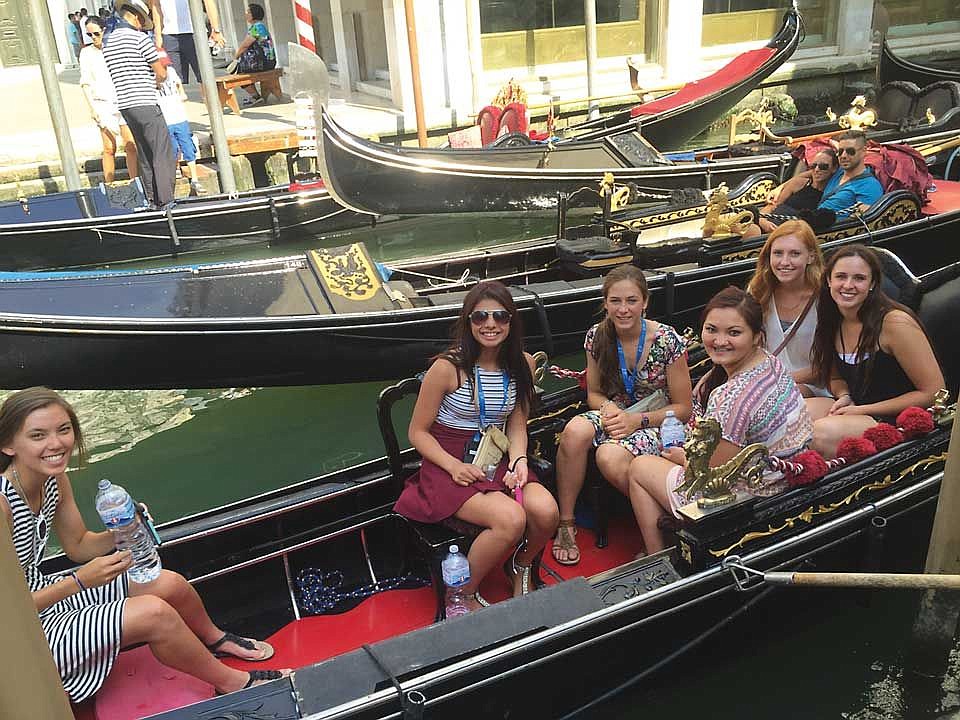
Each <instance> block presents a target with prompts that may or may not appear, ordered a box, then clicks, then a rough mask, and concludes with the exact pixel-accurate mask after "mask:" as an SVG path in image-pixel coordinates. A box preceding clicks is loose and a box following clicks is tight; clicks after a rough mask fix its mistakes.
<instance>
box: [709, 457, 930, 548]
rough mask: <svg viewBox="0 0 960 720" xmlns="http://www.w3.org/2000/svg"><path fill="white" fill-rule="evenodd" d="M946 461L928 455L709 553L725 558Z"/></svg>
mask: <svg viewBox="0 0 960 720" xmlns="http://www.w3.org/2000/svg"><path fill="white" fill-rule="evenodd" d="M946 459H947V454H946V453H940V454H939V455H930V456H929V457H925V458H923V459H922V460H918V461H917V462H915V463H914V464H913V465H911V466H910V467H908V468H904V469H903V470H901V471H900V474H899V475H897V478H896V480H894V479H893V476H891V475H887V476H886V477H884V478H883V480H880V481H879V482H871V483H867V484H866V485H863V486H861V487H859V488H857V489H856V490H855V491H854V492H852V493H850V494H849V495H847V496H846V497H845V498H843V499H842V500H838V501H837V502H835V503H831V504H830V505H821V506H820V507H818V508H817V509H816V510H814V509H813V506H810V507H808V508H807V509H806V510H804V511H803V512H802V513H800V514H799V515H794V516H793V517H789V518H787V519H786V520H784V521H783V524H782V525H780V527H776V528H775V527H773V526H772V525H768V526H767V529H766V531H762V532H760V531H754V532H748V533H747V534H746V535H744V536H743V537H742V538H740V539H739V540H738V541H737V542H735V543H734V544H733V545H731V546H730V547H727V548H723V549H722V550H710V551H709V552H710V554H711V555H713V556H714V557H717V558H723V557H726V556H727V555H729V554H730V553H731V552H732V551H733V550H736V549H737V548H742V547H745V546H746V545H747V543H750V542H753V541H754V540H759V539H760V538H765V537H770V536H772V535H776V534H777V533H779V532H782V531H783V530H786V529H788V528H792V527H793V526H794V525H796V524H797V523H798V522H800V521H803V522H805V523H808V524H809V523H810V522H812V521H813V518H814V517H816V516H817V515H826V514H829V513H832V512H835V511H836V510H838V509H840V508H842V507H844V506H845V505H850V504H851V503H852V502H853V501H854V500H857V499H859V498H860V495H862V494H863V493H864V492H867V491H874V490H882V489H883V488H886V487H889V486H890V485H894V484H896V483H898V482H900V481H901V480H903V479H904V478H906V477H907V476H909V475H913V474H914V473H915V472H917V471H918V470H925V469H926V468H928V467H929V466H931V465H934V464H936V463H940V462H945V461H946Z"/></svg>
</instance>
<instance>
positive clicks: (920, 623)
mask: <svg viewBox="0 0 960 720" xmlns="http://www.w3.org/2000/svg"><path fill="white" fill-rule="evenodd" d="M947 453H948V456H947V464H946V467H945V468H944V471H943V480H942V481H941V483H940V497H939V499H938V501H937V513H936V516H935V517H934V520H933V531H932V532H931V533H930V545H929V547H928V549H927V562H926V566H925V568H924V570H925V572H928V573H960V418H956V417H955V418H954V422H953V431H952V432H951V433H950V445H949V449H948V451H947ZM958 618H960V593H958V592H956V591H951V590H928V591H927V592H926V593H924V596H923V600H922V601H921V603H920V609H919V611H918V612H917V617H916V620H915V621H914V625H913V642H912V647H911V648H910V653H909V656H908V663H907V667H908V669H910V670H913V671H914V672H917V673H921V674H923V675H928V676H930V675H942V674H943V671H944V669H945V667H946V660H947V655H948V653H949V652H950V649H951V647H952V646H953V643H954V635H955V633H956V631H957V620H958Z"/></svg>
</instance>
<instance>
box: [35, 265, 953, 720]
mask: <svg viewBox="0 0 960 720" xmlns="http://www.w3.org/2000/svg"><path fill="white" fill-rule="evenodd" d="M888 263H892V264H894V265H896V263H897V261H896V258H888ZM891 275H892V277H894V278H895V279H896V283H895V284H894V286H893V291H894V295H896V296H898V297H899V299H900V300H901V301H903V302H906V303H908V304H910V305H911V306H913V307H914V308H916V310H917V312H918V313H919V315H920V317H921V318H922V319H923V321H924V323H925V325H926V326H927V328H928V329H929V330H930V335H931V337H932V338H934V339H935V342H936V344H937V350H938V353H939V355H940V357H941V358H944V359H945V362H947V363H948V365H947V367H945V370H946V373H947V377H948V382H953V383H956V380H957V377H958V367H957V358H958V353H957V349H958V348H957V344H956V341H955V339H954V338H955V337H956V334H955V333H953V332H952V327H951V323H952V322H953V315H954V314H955V313H954V308H955V307H956V304H957V302H958V300H960V264H956V263H955V264H953V265H952V266H947V267H945V268H941V269H939V270H937V271H935V272H934V273H932V274H930V275H928V276H924V277H920V278H917V277H914V276H912V275H911V274H910V273H909V272H908V271H906V269H905V268H903V267H902V266H899V267H897V271H896V272H895V273H892V274H891ZM413 387H415V383H412V382H409V383H405V384H401V385H399V386H394V387H392V388H388V389H387V390H386V391H385V392H384V393H383V394H382V395H381V403H380V406H379V411H380V414H381V416H382V417H383V418H386V420H385V423H384V424H382V427H385V428H387V429H386V432H385V442H386V444H387V447H388V457H387V458H383V459H380V460H374V461H370V462H367V463H364V464H361V465H359V466H356V467H352V468H348V469H345V470H341V471H338V472H335V473H331V474H328V475H324V476H321V477H317V478H314V479H312V480H309V481H306V482H303V483H300V484H297V485H293V486H291V487H288V488H284V489H279V490H275V491H272V492H269V493H267V494H265V495H262V496H259V497H255V498H251V499H249V500H246V501H241V502H238V503H234V504H232V505H229V506H226V507H223V508H218V509H213V510H210V511H207V512H203V513H200V514H198V515H195V516H192V517H189V518H185V519H183V520H180V521H175V522H171V523H169V524H167V525H165V526H162V527H161V528H160V535H161V537H162V538H163V539H164V541H165V543H164V547H163V548H162V550H161V554H162V557H163V562H164V565H165V566H166V567H168V568H170V569H175V570H178V571H179V572H182V573H184V574H185V575H186V576H187V577H188V578H189V579H190V580H191V582H193V583H194V585H195V586H196V587H197V588H198V590H199V591H200V592H201V593H202V594H203V596H204V599H205V601H206V604H207V606H208V607H209V608H210V609H211V610H212V612H213V614H214V617H215V618H218V619H219V620H220V622H222V623H226V624H227V627H229V628H230V629H231V630H233V631H235V632H241V633H243V632H246V633H247V634H250V633H254V632H256V633H258V634H262V635H270V636H271V641H272V642H273V643H274V645H275V646H276V648H277V656H276V658H275V660H276V662H277V663H281V664H286V665H287V666H294V667H296V668H298V669H296V670H295V672H294V674H293V676H292V677H291V678H290V679H289V680H281V681H277V682H275V683H272V684H270V685H266V686H263V687H260V688H254V689H252V690H250V691H241V692H239V693H234V694H232V695H230V696H227V697H223V698H214V699H211V700H208V701H206V702H203V703H199V704H196V705H191V706H188V707H184V708H180V709H176V710H171V711H170V712H169V714H165V715H162V716H158V717H162V718H163V720H199V719H200V718H210V717H214V716H220V714H226V713H227V711H228V710H229V711H230V713H231V716H234V715H236V716H237V717H240V716H246V715H248V714H249V715H251V716H252V715H253V714H258V715H260V716H264V717H266V716H270V717H286V718H291V719H293V718H301V717H302V718H308V717H309V718H311V719H312V720H322V719H323V720H332V719H333V718H338V719H339V720H361V719H362V720H386V718H397V717H434V718H462V717H474V716H480V715H482V716H490V717H506V716H508V715H510V716H513V715H516V714H521V713H533V714H534V716H537V717H543V716H546V717H557V716H559V715H561V714H562V713H564V712H567V711H569V710H571V709H573V708H575V707H577V706H578V705H580V704H582V703H583V702H584V701H585V700H588V699H591V698H595V697H597V696H600V695H602V694H603V693H605V692H606V691H608V690H610V689H611V688H613V687H615V686H617V685H618V684H619V683H621V682H622V681H624V680H626V679H628V678H630V677H631V676H634V675H636V674H637V673H639V672H641V671H642V670H643V669H644V668H647V667H649V666H652V665H653V664H654V663H657V662H659V661H661V660H662V659H663V658H664V657H665V656H668V655H669V654H671V653H672V652H673V651H675V650H677V649H679V648H681V647H682V646H684V645H685V644H686V643H688V642H691V641H694V640H696V638H697V637H698V636H700V635H701V634H702V633H707V634H709V633H710V632H711V628H713V627H714V626H716V625H717V624H718V623H719V622H720V621H721V620H722V619H723V618H724V617H725V616H727V615H729V614H730V613H734V614H737V610H738V608H743V607H744V606H748V607H749V606H751V605H753V604H754V602H753V600H752V598H754V597H757V596H760V595H761V592H760V589H761V587H762V585H763V583H762V582H761V581H759V579H758V576H757V575H748V574H745V573H744V572H743V571H742V570H740V569H739V568H741V567H749V568H752V569H753V570H754V571H757V572H760V573H763V572H768V571H775V570H795V569H798V567H799V566H800V564H801V563H804V562H806V563H811V562H816V563H818V565H819V567H821V568H824V569H829V570H856V569H859V568H860V567H861V566H862V563H864V562H876V561H877V557H882V558H883V559H884V560H889V558H891V557H893V556H894V554H895V553H892V552H889V549H890V548H892V547H897V548H898V549H899V550H903V549H904V546H910V547H912V543H917V542H922V543H924V544H925V539H924V534H925V533H924V531H925V530H926V528H928V527H929V521H930V516H931V514H932V510H933V506H934V505H935V503H936V499H937V494H938V489H939V484H940V480H941V478H942V475H943V471H942V469H943V464H944V461H945V457H946V456H945V451H946V448H947V442H948V438H949V434H950V420H949V414H947V415H945V416H943V418H942V421H941V425H940V426H939V427H936V428H935V429H934V430H933V431H932V432H930V433H928V434H926V435H922V436H920V437H919V438H916V439H913V440H910V441H908V442H906V443H904V444H901V445H897V446H895V447H893V448H890V449H888V450H885V451H883V452H881V453H879V454H878V455H876V456H874V457H872V458H868V459H866V460H862V461H860V462H857V463H853V464H850V465H847V466H844V467H841V468H840V469H837V470H834V471H832V472H831V473H829V474H828V475H827V476H826V477H824V478H823V479H821V480H819V481H817V482H816V483H814V484H813V485H810V486H806V487H799V488H794V489H792V490H788V491H786V492H784V493H782V494H780V495H776V496H773V497H770V498H757V497H749V498H745V499H743V500H742V501H740V502H736V503H734V504H731V505H727V506H723V507H722V508H720V509H718V510H716V511H713V512H710V513H709V514H707V516H706V517H698V515H699V513H698V512H696V509H695V507H694V506H695V505H696V503H694V504H693V505H691V506H690V510H691V511H690V512H685V513H684V517H683V518H682V519H681V521H680V522H681V526H680V528H679V530H678V538H679V542H678V543H677V545H676V546H674V547H671V548H669V549H667V550H664V551H663V552H661V553H657V554H656V555H653V556H650V557H646V558H643V559H641V560H632V561H631V560H629V558H630V557H631V556H632V551H631V549H630V548H629V547H619V546H618V545H616V544H612V545H610V546H609V547H607V548H606V549H603V550H596V549H595V548H593V546H592V545H589V546H588V545H584V546H583V547H584V550H585V552H586V553H591V554H592V557H594V558H599V560H598V561H597V563H596V565H594V566H592V569H591V570H590V573H591V575H590V576H588V577H580V576H579V575H578V570H570V569H566V568H563V567H560V568H558V570H552V569H551V573H553V574H556V573H558V572H559V573H563V574H561V575H556V576H555V577H553V580H557V581H558V582H557V583H556V584H552V585H549V586H547V587H544V588H542V589H540V590H538V591H536V592H533V593H531V594H530V595H527V596H525V597H522V598H517V599H513V600H507V601H505V602H500V603H496V604H495V605H493V606H492V607H490V608H487V609H484V610H481V611H479V612H476V613H472V614H470V615H467V616H465V617H462V618H456V619H453V620H449V621H446V622H444V623H441V624H431V622H432V620H433V617H434V614H435V613H436V612H438V611H439V609H440V607H442V605H441V604H440V603H439V602H438V600H439V597H440V596H439V594H438V593H437V588H438V587H439V586H437V585H436V583H437V582H438V580H437V577H436V565H437V563H438V559H439V554H440V552H441V551H442V550H444V549H445V546H446V544H448V543H449V542H456V541H457V540H458V539H459V537H461V536H459V535H458V532H457V531H455V530H451V529H448V528H446V527H443V526H426V525H420V524H417V523H412V522H410V521H408V520H405V519H404V518H402V517H400V516H398V515H396V514H395V513H394V512H393V511H392V504H393V501H394V500H395V498H396V497H397V493H398V491H399V489H400V486H401V485H402V479H403V477H405V475H406V473H409V472H411V471H412V470H413V469H414V468H415V467H416V466H417V461H418V459H417V457H416V454H415V453H414V451H413V450H406V451H404V452H402V453H400V452H399V451H396V444H395V438H394V436H393V430H392V429H391V428H390V420H389V415H390V403H391V402H393V400H394V399H396V396H397V395H399V394H402V393H403V392H404V391H405V388H413ZM582 402H583V394H582V392H580V391H579V390H576V389H573V390H565V391H561V392H559V393H556V394H553V395H548V396H546V397H544V398H543V399H542V401H541V403H540V405H539V408H538V410H537V411H536V412H535V414H534V416H533V418H532V419H531V421H530V435H531V447H532V448H539V451H540V453H541V455H542V456H543V457H545V458H549V457H550V456H551V455H552V453H553V452H555V445H556V441H557V437H558V430H559V428H561V427H562V426H563V424H564V422H565V421H566V419H568V418H569V417H570V416H571V415H572V414H574V413H576V412H578V411H579V410H580V408H581V407H582ZM544 468H547V465H546V464H542V465H541V472H543V471H544V470H543V469H544ZM546 474H549V473H546ZM878 518H879V520H878ZM881 520H883V521H885V522H884V523H883V525H885V530H884V535H883V537H882V543H881V540H880V539H878V538H876V537H871V538H870V542H864V538H865V537H866V536H867V535H868V533H869V529H870V528H871V527H872V526H874V525H876V526H878V527H879V526H880V525H881V522H880V521H881ZM632 522H633V521H632V518H631V519H630V520H629V521H627V523H626V524H627V525H630V526H631V528H632ZM589 536H590V534H589V532H588V531H585V532H584V533H583V535H582V536H581V540H585V539H587V538H588V537H589ZM622 537H623V536H622ZM624 539H627V538H626V537H624ZM864 547H869V548H871V549H872V551H873V552H874V553H875V555H874V556H873V557H871V558H867V559H865V557H864ZM896 554H899V553H896ZM624 557H626V559H624ZM545 562H547V563H549V562H550V561H549V560H546V561H545ZM581 562H582V563H586V562H587V561H586V560H582V561H581ZM66 568H67V564H66V563H65V562H64V558H62V557H60V558H53V559H51V560H48V561H47V568H46V569H47V570H48V571H54V570H62V569H66ZM883 569H884V570H895V569H900V568H894V567H890V566H889V565H884V566H883ZM909 569H913V568H912V567H911V568H909ZM304 570H310V571H311V572H314V573H317V574H319V573H333V572H334V571H338V572H339V573H341V575H340V576H339V577H340V579H341V580H342V585H340V586H337V587H334V588H332V589H333V590H334V592H333V593H332V594H331V595H330V599H331V603H330V604H329V606H327V607H325V609H326V612H327V613H329V614H326V615H321V616H319V617H307V615H308V614H309V612H308V610H307V604H306V602H305V600H304V596H303V594H302V593H301V592H300V591H299V590H298V589H297V577H298V576H299V575H300V573H301V572H302V571H304ZM584 571H585V568H583V566H581V568H580V569H579V572H584ZM334 575H336V573H334ZM334 575H331V576H330V577H334ZM415 576H420V577H422V578H425V579H430V580H431V581H432V582H431V583H429V584H433V585H434V588H432V589H431V588H430V587H424V588H422V589H420V590H411V589H408V590H400V591H397V592H383V590H385V589H386V588H389V587H394V586H396V585H397V582H396V579H397V578H408V579H410V578H412V577H415ZM411 584H415V583H411ZM361 586H368V592H371V593H375V595H374V597H373V598H369V599H366V600H361V599H360V597H359V596H360V595H362V594H363V593H358V597H353V598H351V597H348V596H346V595H345V593H347V592H349V591H351V590H353V589H359V588H360V587H361ZM405 587H408V588H409V587H410V585H409V584H408V585H406V586H405ZM377 591H379V592H377ZM417 593H419V594H417ZM391 595H392V596H395V597H397V596H399V595H403V598H404V599H403V600H399V599H398V600H395V601H393V604H392V605H391V604H389V602H388V598H389V596H391ZM763 595H764V597H766V593H763ZM381 601H382V604H380V603H381ZM765 602H776V600H775V596H774V597H773V598H766V600H765ZM371 604H373V606H375V607H376V608H377V609H379V612H377V611H374V610H372V609H371ZM358 605H359V607H358ZM353 608H357V610H356V613H357V615H354V614H353V613H352V612H351V611H352V609H353ZM388 608H390V609H389V610H388ZM360 616H362V618H363V620H362V621H359V622H358V621H357V620H356V619H357V618H358V617H360ZM411 626H413V627H417V628H419V629H415V630H413V631H412V632H408V631H409V630H410V627H411ZM346 627H350V628H352V631H351V634H350V638H349V640H347V639H344V638H343V637H341V636H340V635H339V634H338V633H337V632H336V630H334V628H346ZM391 628H392V629H393V631H392V632H391ZM397 628H402V629H397ZM391 635H396V636H395V637H390V636H391ZM384 637H387V638H388V639H383V638H384ZM308 639H309V640H308ZM375 640H378V641H379V642H375ZM571 664H575V666H576V668H577V678H578V682H576V683H561V684H557V683H555V682H553V683H552V684H551V678H553V680H555V679H556V674H557V673H558V672H559V671H560V669H561V668H568V669H569V667H570V666H571ZM279 666H281V665H278V667H279ZM651 681H652V682H655V681H656V678H652V679H651ZM126 682H131V683H134V682H137V680H136V678H133V679H127V680H126ZM532 688H550V689H549V692H533V691H531V689H532ZM81 710H83V709H81ZM423 710H427V711H428V713H424V714H422V715H420V714H416V713H418V712H421V713H422V711H423ZM80 717H81V718H85V716H84V715H83V714H80Z"/></svg>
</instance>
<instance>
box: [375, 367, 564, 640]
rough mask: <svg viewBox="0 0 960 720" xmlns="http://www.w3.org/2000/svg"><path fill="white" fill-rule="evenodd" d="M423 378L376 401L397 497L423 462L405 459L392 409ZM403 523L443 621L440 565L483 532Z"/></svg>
mask: <svg viewBox="0 0 960 720" xmlns="http://www.w3.org/2000/svg"><path fill="white" fill-rule="evenodd" d="M421 383H422V376H417V377H412V378H406V379H405V380H401V381H400V382H398V383H394V384H393V385H389V386H387V387H385V388H384V389H383V390H382V391H381V392H380V396H379V397H378V398H377V424H378V426H379V428H380V436H381V437H382V439H383V446H384V450H385V451H386V453H387V465H388V467H389V468H390V474H391V476H392V477H393V480H394V482H395V483H396V484H397V487H396V491H397V495H399V494H400V492H401V491H402V490H403V484H404V481H405V480H406V479H407V478H408V477H410V475H412V474H413V473H415V472H417V470H419V469H420V459H419V458H417V459H413V458H412V457H411V458H409V459H404V457H403V455H404V454H403V453H401V451H400V443H399V441H398V439H397V431H396V428H395V426H394V424H393V408H394V406H395V405H396V403H397V402H398V401H400V400H402V399H404V398H406V397H411V396H413V397H415V396H416V395H418V394H419V392H420V386H421ZM530 468H531V470H533V471H534V472H535V473H537V476H538V477H544V476H546V475H549V473H550V472H551V471H552V465H551V464H550V463H548V462H546V461H544V460H543V459H542V458H536V457H531V460H530ZM398 517H400V518H402V521H403V522H404V523H406V525H407V526H408V527H409V528H410V529H411V531H412V533H413V537H414V540H415V543H416V546H417V552H418V554H419V555H420V556H421V557H422V558H423V559H424V561H425V562H426V564H427V567H428V569H429V572H430V582H431V584H432V585H433V588H434V591H435V594H436V603H437V604H436V615H435V620H436V621H437V622H440V621H441V620H443V619H444V618H445V616H446V615H445V607H444V606H445V594H446V593H445V590H446V589H445V587H444V584H443V575H442V572H441V569H440V564H441V562H443V558H444V556H445V555H446V554H447V551H448V548H449V547H450V545H457V546H459V547H460V549H461V550H464V551H466V549H467V548H468V547H469V546H470V543H472V542H473V539H474V538H475V537H476V536H477V535H479V534H480V533H481V532H483V528H482V527H480V526H479V525H474V524H472V523H469V522H466V521H464V520H460V519H459V518H455V517H451V518H447V519H446V520H444V521H443V522H440V523H422V522H417V521H416V520H410V519H409V518H404V517H402V516H400V515H398ZM532 565H533V573H532V575H533V581H534V585H535V586H536V587H540V586H542V585H543V582H542V580H541V578H540V557H539V556H538V557H536V558H534V560H533V563H532Z"/></svg>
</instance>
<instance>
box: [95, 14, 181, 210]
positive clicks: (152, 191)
mask: <svg viewBox="0 0 960 720" xmlns="http://www.w3.org/2000/svg"><path fill="white" fill-rule="evenodd" d="M117 16H118V20H117V26H116V28H114V29H113V30H111V31H110V32H109V33H107V35H106V38H105V39H104V43H103V57H104V59H105V60H106V61H107V68H108V69H109V71H110V78H111V79H112V80H113V87H114V90H115V91H116V93H117V106H118V107H119V108H120V114H121V115H123V118H124V120H126V121H127V125H128V126H129V127H130V132H131V133H132V134H133V137H134V140H136V142H137V159H138V160H139V166H140V179H141V181H142V182H143V189H144V192H145V193H146V195H147V199H148V200H149V201H150V203H151V204H152V205H153V206H154V207H163V206H165V205H167V204H168V203H170V202H172V201H173V185H174V179H175V175H176V171H177V160H176V156H175V155H174V154H173V146H172V145H171V144H170V133H169V132H168V131H167V123H166V121H165V120H164V119H163V113H162V112H161V111H160V106H159V104H158V103H157V87H158V86H159V85H160V84H161V83H162V82H163V81H164V80H166V78H167V69H166V68H165V67H164V65H163V63H162V62H161V61H160V56H159V54H157V49H156V47H154V45H153V42H151V40H150V37H149V36H148V35H146V34H145V33H144V32H143V31H144V30H150V29H151V28H152V27H153V23H152V22H151V20H150V8H149V6H148V5H147V0H117Z"/></svg>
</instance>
